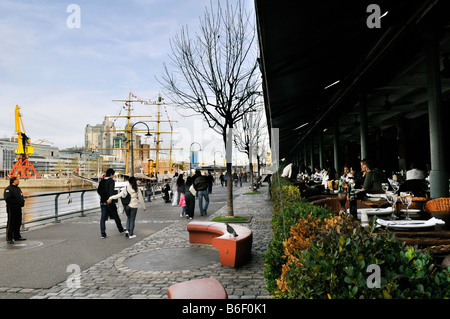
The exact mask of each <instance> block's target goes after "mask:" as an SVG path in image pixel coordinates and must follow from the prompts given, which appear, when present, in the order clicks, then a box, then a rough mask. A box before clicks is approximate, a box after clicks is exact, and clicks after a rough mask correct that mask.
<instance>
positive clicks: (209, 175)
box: [206, 172, 214, 194]
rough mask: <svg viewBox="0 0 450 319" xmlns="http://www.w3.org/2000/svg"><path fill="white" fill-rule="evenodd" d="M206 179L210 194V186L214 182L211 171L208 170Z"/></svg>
mask: <svg viewBox="0 0 450 319" xmlns="http://www.w3.org/2000/svg"><path fill="white" fill-rule="evenodd" d="M206 180H207V181H208V194H211V193H212V187H213V184H214V177H213V176H212V175H211V172H208V176H206Z"/></svg>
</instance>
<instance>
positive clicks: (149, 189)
mask: <svg viewBox="0 0 450 319" xmlns="http://www.w3.org/2000/svg"><path fill="white" fill-rule="evenodd" d="M145 186H146V191H147V202H151V201H152V182H151V181H148V182H147V183H146V184H145Z"/></svg>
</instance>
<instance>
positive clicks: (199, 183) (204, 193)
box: [194, 170, 209, 216]
mask: <svg viewBox="0 0 450 319" xmlns="http://www.w3.org/2000/svg"><path fill="white" fill-rule="evenodd" d="M195 174H196V175H197V177H196V178H195V181H194V188H195V190H196V191H197V197H198V208H199V209H200V216H206V211H207V210H208V206H209V195H208V180H207V178H206V176H205V175H202V174H201V173H200V171H199V170H197V171H196V172H195ZM203 198H204V199H205V206H203Z"/></svg>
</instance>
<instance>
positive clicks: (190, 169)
mask: <svg viewBox="0 0 450 319" xmlns="http://www.w3.org/2000/svg"><path fill="white" fill-rule="evenodd" d="M194 144H198V146H200V149H199V151H202V146H201V145H200V144H199V143H197V142H192V143H191V146H189V151H190V152H191V154H190V157H191V158H190V166H191V167H190V168H189V175H191V171H192V145H194Z"/></svg>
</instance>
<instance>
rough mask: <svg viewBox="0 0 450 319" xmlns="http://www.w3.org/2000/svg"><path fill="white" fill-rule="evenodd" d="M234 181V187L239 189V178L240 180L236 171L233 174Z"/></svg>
mask: <svg viewBox="0 0 450 319" xmlns="http://www.w3.org/2000/svg"><path fill="white" fill-rule="evenodd" d="M233 181H234V187H237V185H238V181H239V178H238V174H237V172H236V171H235V172H234V173H233Z"/></svg>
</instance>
